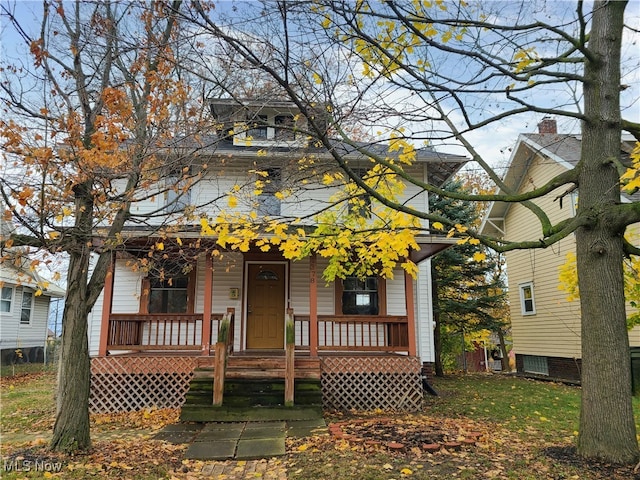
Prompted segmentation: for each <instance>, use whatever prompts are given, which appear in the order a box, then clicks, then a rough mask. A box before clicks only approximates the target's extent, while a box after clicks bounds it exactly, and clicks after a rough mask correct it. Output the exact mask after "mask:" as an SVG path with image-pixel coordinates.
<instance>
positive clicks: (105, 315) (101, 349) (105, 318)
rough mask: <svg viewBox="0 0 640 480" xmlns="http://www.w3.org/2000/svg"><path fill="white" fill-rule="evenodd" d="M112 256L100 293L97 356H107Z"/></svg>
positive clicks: (111, 288) (111, 294) (111, 293)
mask: <svg viewBox="0 0 640 480" xmlns="http://www.w3.org/2000/svg"><path fill="white" fill-rule="evenodd" d="M113 270H114V268H113V254H112V255H111V261H110V262H109V267H108V268H107V276H106V277H105V280H104V290H103V292H102V319H101V321H100V344H99V345H98V355H99V356H101V357H105V356H106V355H107V343H108V340H109V320H110V318H111V306H112V304H113Z"/></svg>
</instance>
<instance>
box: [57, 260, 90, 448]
mask: <svg viewBox="0 0 640 480" xmlns="http://www.w3.org/2000/svg"><path fill="white" fill-rule="evenodd" d="M88 268H89V249H88V248H82V249H81V250H80V252H72V253H71V256H70V260H69V272H68V274H67V296H66V300H65V305H64V315H63V318H64V322H63V323H62V346H61V351H60V365H59V370H58V391H57V395H58V397H57V411H56V422H55V425H54V427H53V438H52V439H51V448H52V449H53V450H58V451H63V452H74V451H77V450H86V449H88V448H89V447H90V446H91V438H90V432H89V407H88V405H89V386H90V360H89V342H88V339H87V320H88V319H87V316H88V315H87V312H88V309H87V302H86V300H87V299H86V297H87V279H88Z"/></svg>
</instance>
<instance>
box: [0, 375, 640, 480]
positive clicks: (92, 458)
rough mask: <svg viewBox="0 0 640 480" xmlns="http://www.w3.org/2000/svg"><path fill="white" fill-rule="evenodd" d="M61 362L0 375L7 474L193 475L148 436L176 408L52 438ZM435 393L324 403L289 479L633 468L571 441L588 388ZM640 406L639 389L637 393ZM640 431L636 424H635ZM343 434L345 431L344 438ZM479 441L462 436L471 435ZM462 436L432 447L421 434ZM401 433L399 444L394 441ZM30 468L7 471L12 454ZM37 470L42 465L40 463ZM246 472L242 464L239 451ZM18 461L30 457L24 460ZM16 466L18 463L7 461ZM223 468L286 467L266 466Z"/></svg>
mask: <svg viewBox="0 0 640 480" xmlns="http://www.w3.org/2000/svg"><path fill="white" fill-rule="evenodd" d="M54 385H55V374H54V373H53V372H45V373H29V374H24V375H20V376H11V377H4V378H2V384H1V387H2V389H1V390H2V391H1V400H2V411H1V417H0V420H1V427H2V436H3V439H2V452H1V455H0V456H1V459H2V464H1V465H0V468H2V469H3V471H2V474H0V476H1V477H2V478H3V479H4V478H6V479H22V478H65V479H66V478H72V479H73V478H76V479H82V478H96V479H101V478H104V479H107V478H109V479H111V478H122V479H158V478H167V479H187V478H188V479H197V478H212V477H211V476H209V475H205V474H204V473H203V472H202V469H203V466H204V464H203V463H202V462H189V461H183V460H182V458H183V457H182V455H183V452H184V449H185V446H184V445H172V444H168V443H165V442H160V441H157V440H152V439H151V436H152V435H153V434H154V432H156V431H157V430H159V429H160V428H162V426H164V425H166V424H167V423H173V422H175V421H177V412H176V411H174V410H157V411H142V412H134V413H130V414H119V415H95V416H92V419H91V420H92V439H93V447H92V449H91V450H90V451H89V452H87V453H82V454H78V455H75V456H65V455H59V454H53V453H51V452H48V451H47V449H46V444H47V440H48V438H49V437H50V432H51V429H52V426H53V418H54V403H55V402H54V394H53V391H54ZM435 388H436V389H437V390H438V393H439V396H437V397H428V398H427V400H426V406H425V409H424V411H423V412H420V413H418V414H411V415H408V414H394V413H393V412H366V413H362V414H358V415H355V414H351V413H349V414H347V413H337V412H333V413H331V414H327V421H328V423H330V424H335V423H338V424H339V425H340V428H338V431H339V432H340V433H336V430H335V429H333V434H329V435H321V436H320V435H319V436H315V437H308V438H303V439H294V440H288V444H287V449H288V455H287V456H286V457H281V458H279V459H278V460H277V461H275V462H274V465H277V466H278V467H277V468H279V469H282V468H286V471H287V477H288V478H289V479H292V480H312V479H313V480H317V479H327V478H331V479H332V480H341V479H363V480H367V479H370V480H377V479H385V480H390V479H396V480H399V479H401V478H416V479H445V478H447V479H449V478H456V479H476V478H477V479H480V478H482V479H492V478H495V479H532V480H533V479H535V480H538V479H629V478H638V479H640V474H636V473H635V472H634V471H633V468H630V467H615V466H608V465H586V464H584V463H583V462H581V461H580V460H579V459H577V458H576V457H575V455H574V452H573V450H572V447H573V444H574V442H575V435H576V434H577V431H576V429H577V426H578V415H579V403H580V389H579V388H577V387H573V386H567V385H562V384H556V383H550V382H539V381H533V380H526V379H522V378H518V377H514V376H503V375H469V376H451V377H448V378H445V379H438V380H437V381H436V382H435ZM634 407H635V409H636V412H640V399H638V398H635V399H634ZM639 431H640V428H639ZM340 437H342V438H340ZM469 437H470V438H472V440H473V442H468V444H466V445H465V444H464V441H465V439H466V438H469ZM456 440H460V441H462V442H463V445H462V446H454V444H453V443H452V444H450V446H448V447H444V448H440V450H438V451H436V452H435V453H427V452H426V451H425V449H424V448H422V447H423V446H424V444H425V443H429V442H431V441H434V442H440V446H442V445H444V444H445V443H446V442H447V441H456ZM390 441H394V442H397V443H400V447H397V448H396V449H394V450H392V449H390V448H388V446H387V445H388V443H389V442H390ZM16 457H18V458H21V461H22V462H24V461H27V462H31V463H27V465H32V466H33V467H32V468H31V469H30V470H29V471H26V470H25V469H23V471H20V472H15V471H7V465H8V464H10V463H11V462H10V461H11V460H12V459H15V458H16ZM37 461H38V462H40V463H39V464H38V465H39V467H40V468H38V471H36V468H34V467H35V465H36V462H37ZM237 463H238V465H237V466H238V468H237V470H238V471H241V470H242V462H237ZM22 465H25V464H24V463H22ZM9 466H10V465H9ZM225 478H228V479H230V478H265V479H267V478H278V476H277V474H276V473H274V474H273V476H271V475H270V474H269V472H267V473H264V474H258V473H255V474H252V475H250V476H245V477H241V476H237V477H234V476H226V477H225Z"/></svg>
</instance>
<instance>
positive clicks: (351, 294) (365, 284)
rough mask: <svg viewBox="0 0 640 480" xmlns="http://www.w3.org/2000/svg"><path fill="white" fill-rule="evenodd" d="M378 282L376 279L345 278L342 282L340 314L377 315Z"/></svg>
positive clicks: (378, 310)
mask: <svg viewBox="0 0 640 480" xmlns="http://www.w3.org/2000/svg"><path fill="white" fill-rule="evenodd" d="M378 288H379V282H378V278H377V277H365V278H357V277H347V278H345V279H344V280H342V313H343V314H345V315H378V313H379V312H380V307H379V292H378Z"/></svg>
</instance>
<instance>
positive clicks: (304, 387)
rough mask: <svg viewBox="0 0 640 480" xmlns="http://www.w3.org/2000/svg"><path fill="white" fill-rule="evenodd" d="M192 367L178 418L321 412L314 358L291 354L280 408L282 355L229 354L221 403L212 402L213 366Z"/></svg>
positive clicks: (315, 415)
mask: <svg viewBox="0 0 640 480" xmlns="http://www.w3.org/2000/svg"><path fill="white" fill-rule="evenodd" d="M200 365H201V366H200V367H199V368H196V369H195V370H194V372H193V377H192V379H191V383H190V385H189V391H188V392H187V394H186V397H185V403H184V405H183V406H182V410H181V412H180V419H181V420H182V421H198V422H224V421H242V420H305V419H314V418H319V417H321V416H322V390H321V386H320V360H319V359H317V358H313V359H312V358H308V357H306V358H305V357H300V358H296V359H295V367H294V371H295V382H294V402H295V405H294V406H293V407H284V406H283V405H284V387H285V382H284V377H285V358H284V357H282V356H277V357H276V356H271V357H264V356H262V357H258V356H247V355H242V356H230V357H228V359H227V368H226V375H225V383H224V396H223V405H222V406H219V407H214V406H213V405H212V403H213V381H214V380H213V367H212V366H211V363H208V362H202V363H200Z"/></svg>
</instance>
